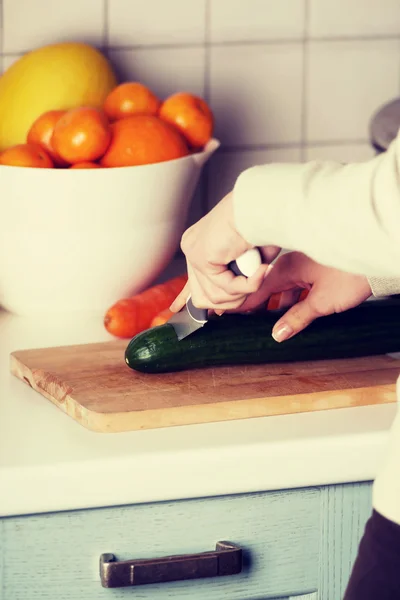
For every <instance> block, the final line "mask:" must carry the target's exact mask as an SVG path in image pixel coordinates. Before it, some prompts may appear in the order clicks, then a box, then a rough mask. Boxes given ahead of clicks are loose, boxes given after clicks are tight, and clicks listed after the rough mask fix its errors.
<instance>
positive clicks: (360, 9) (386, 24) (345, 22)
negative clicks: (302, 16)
mask: <svg viewBox="0 0 400 600" xmlns="http://www.w3.org/2000/svg"><path fill="white" fill-rule="evenodd" d="M309 2H310V5H309V11H310V23H309V34H310V37H336V36H352V37H357V36H361V37H363V36H368V35H383V36H388V35H396V36H398V35H400V2H399V0H309Z"/></svg>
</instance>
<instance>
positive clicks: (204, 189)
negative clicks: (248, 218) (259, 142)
mask: <svg viewBox="0 0 400 600" xmlns="http://www.w3.org/2000/svg"><path fill="white" fill-rule="evenodd" d="M210 2H211V0H205V4H204V11H205V12H204V99H205V101H206V102H207V103H208V104H209V103H210V68H211V44H210V32H211V5H210ZM209 180H210V171H209V164H208V163H206V165H205V166H204V170H203V174H202V177H201V181H200V186H201V188H200V200H201V203H200V208H201V216H204V215H205V214H207V212H208V190H209Z"/></svg>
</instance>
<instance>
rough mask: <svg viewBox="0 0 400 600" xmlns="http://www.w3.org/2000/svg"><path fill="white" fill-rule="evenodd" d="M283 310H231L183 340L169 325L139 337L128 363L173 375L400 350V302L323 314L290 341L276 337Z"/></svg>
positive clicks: (386, 301) (390, 300) (127, 356)
mask: <svg viewBox="0 0 400 600" xmlns="http://www.w3.org/2000/svg"><path fill="white" fill-rule="evenodd" d="M283 314H284V312H283V311H269V312H267V311H265V312H262V313H249V314H245V315H241V314H233V313H230V314H225V315H223V316H222V317H212V318H211V319H210V320H209V321H208V322H207V323H206V324H205V325H204V326H203V327H202V328H200V329H198V330H197V331H195V332H194V333H192V334H191V335H189V336H188V337H186V338H184V339H183V340H181V341H178V339H177V337H176V334H175V330H174V328H173V327H172V325H170V324H168V323H166V324H164V325H160V326H158V327H153V328H151V329H147V330H146V331H143V332H142V333H139V334H138V335H136V336H135V337H134V338H133V339H132V340H131V341H130V342H129V344H128V346H127V348H126V350H125V361H126V363H127V365H128V366H129V367H130V368H131V369H134V370H136V371H141V372H143V373H167V372H173V371H183V370H185V369H198V368H203V367H211V366H218V365H245V364H260V363H280V362H291V361H305V360H319V359H332V358H350V357H356V356H371V355H377V354H385V353H389V352H398V351H400V300H399V299H398V298H395V297H393V298H385V299H382V300H372V301H368V302H364V303H363V304H361V305H359V306H357V307H356V308H352V309H350V310H347V311H345V312H342V313H337V314H333V315H329V316H327V317H319V318H318V319H316V320H315V321H314V322H313V323H311V325H309V326H308V327H307V328H306V329H305V330H304V331H302V332H301V333H299V334H297V335H296V336H294V337H293V338H291V339H289V340H287V341H286V342H281V343H277V342H275V340H274V339H273V338H272V337H271V330H272V327H273V325H274V324H275V322H276V321H277V320H278V319H279V318H280V317H281V316H282V315H283Z"/></svg>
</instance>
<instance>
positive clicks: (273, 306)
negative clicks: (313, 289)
mask: <svg viewBox="0 0 400 600" xmlns="http://www.w3.org/2000/svg"><path fill="white" fill-rule="evenodd" d="M281 293H282V292H278V293H277V294H271V296H270V297H269V300H268V303H267V310H277V309H278V308H279V302H280V299H281ZM307 296H308V290H306V289H304V290H302V292H301V294H300V297H299V302H301V300H304V299H305V298H307Z"/></svg>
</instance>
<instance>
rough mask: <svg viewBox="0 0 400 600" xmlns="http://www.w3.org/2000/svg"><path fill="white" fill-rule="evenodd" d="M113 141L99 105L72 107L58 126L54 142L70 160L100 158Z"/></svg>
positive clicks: (58, 150) (56, 126) (72, 162)
mask: <svg viewBox="0 0 400 600" xmlns="http://www.w3.org/2000/svg"><path fill="white" fill-rule="evenodd" d="M110 141H111V129H110V124H109V122H108V120H107V117H106V115H105V114H104V113H103V111H102V110H100V109H98V108H91V107H87V106H81V107H79V108H72V109H71V110H68V111H67V112H66V113H65V115H64V116H63V117H61V119H59V120H58V121H57V123H56V125H55V127H54V132H53V135H52V138H51V144H52V146H53V148H54V150H55V151H56V152H57V153H58V154H59V155H60V156H61V158H63V159H64V160H66V161H67V162H68V163H71V164H74V163H78V162H86V161H93V160H97V159H98V158H100V157H101V156H103V154H104V152H105V151H106V150H107V148H108V146H109V144H110Z"/></svg>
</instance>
